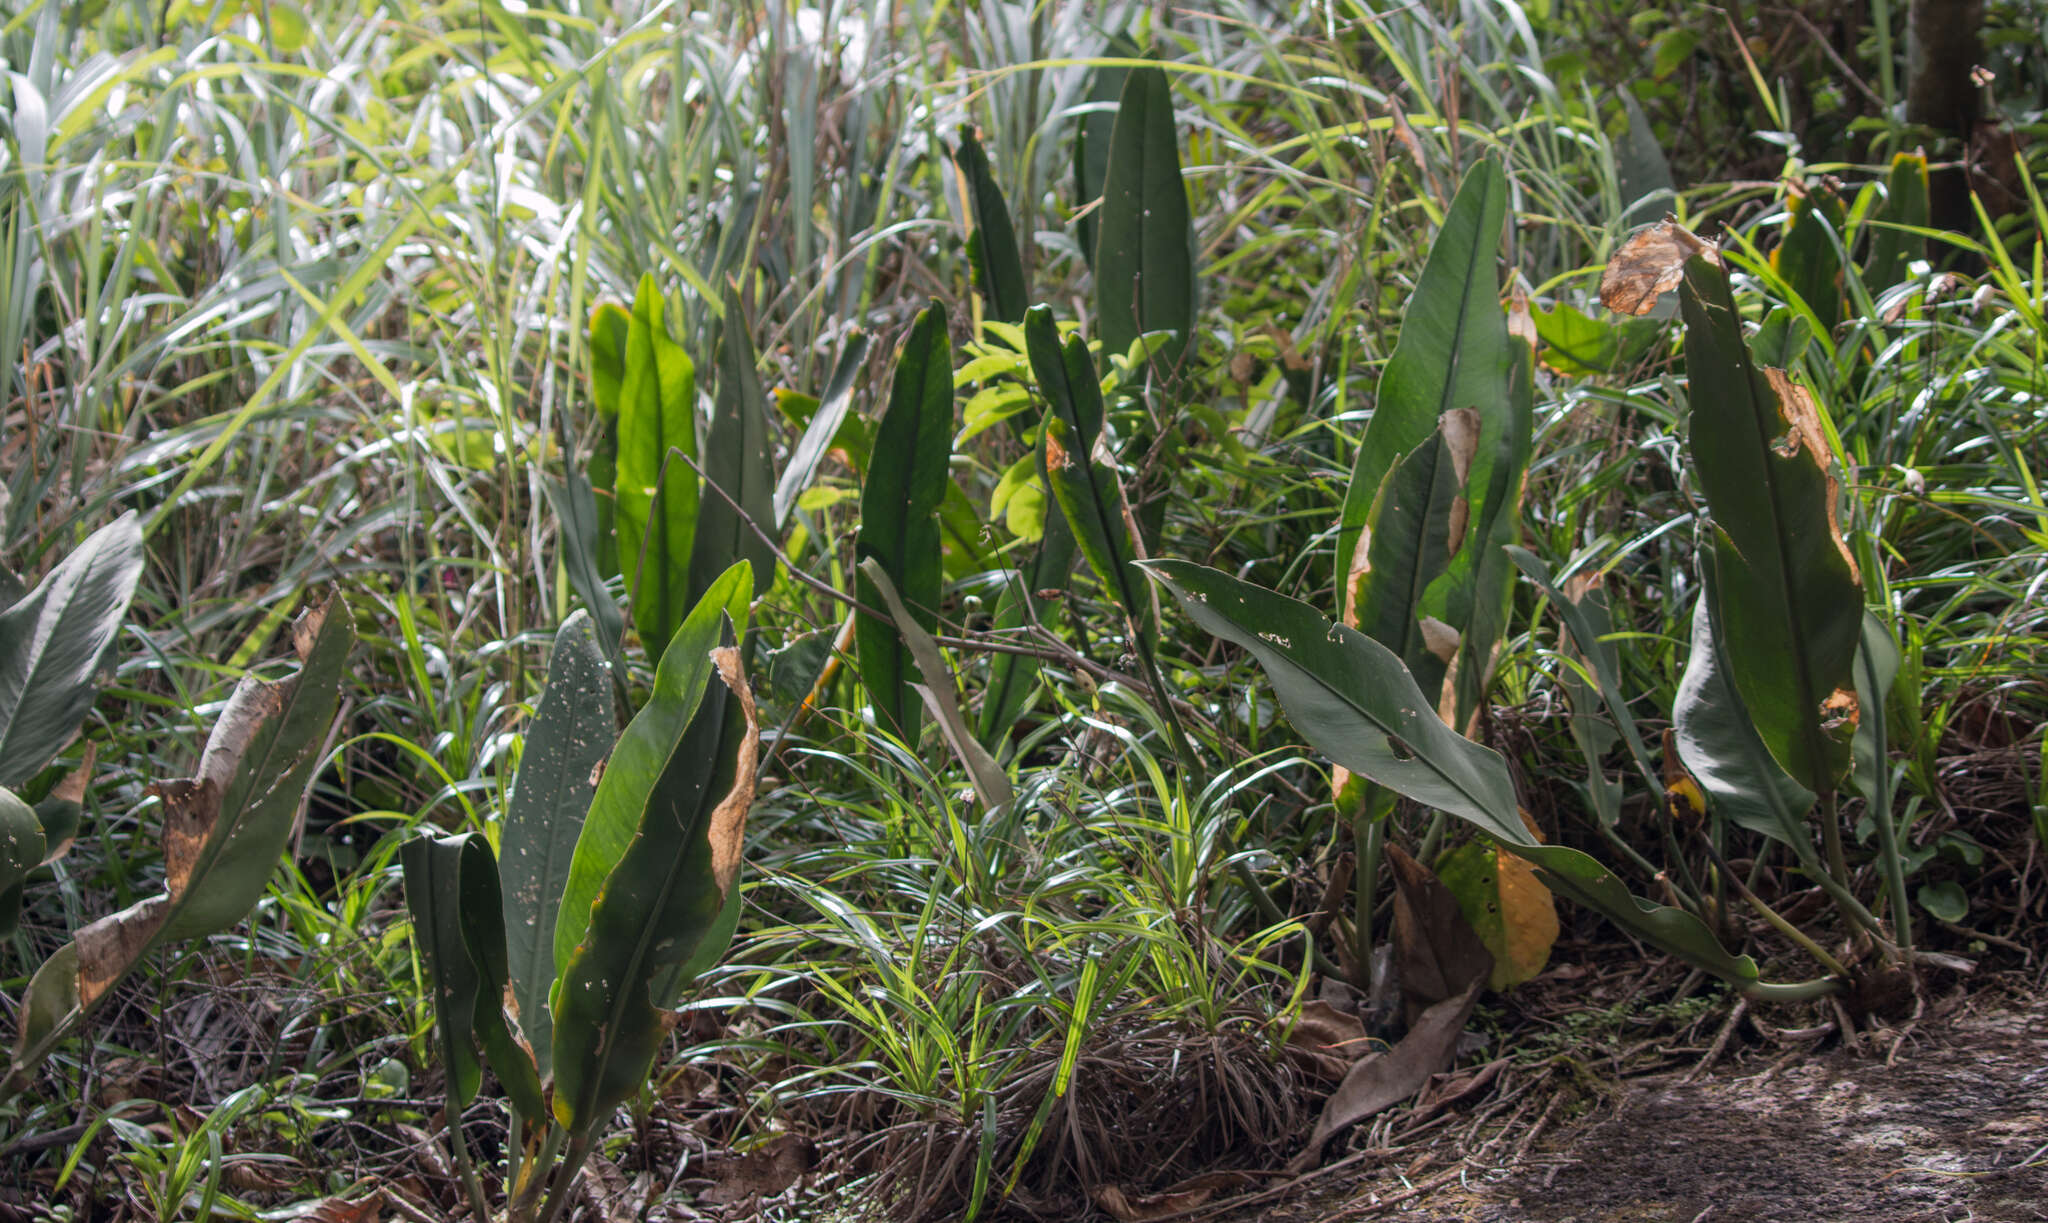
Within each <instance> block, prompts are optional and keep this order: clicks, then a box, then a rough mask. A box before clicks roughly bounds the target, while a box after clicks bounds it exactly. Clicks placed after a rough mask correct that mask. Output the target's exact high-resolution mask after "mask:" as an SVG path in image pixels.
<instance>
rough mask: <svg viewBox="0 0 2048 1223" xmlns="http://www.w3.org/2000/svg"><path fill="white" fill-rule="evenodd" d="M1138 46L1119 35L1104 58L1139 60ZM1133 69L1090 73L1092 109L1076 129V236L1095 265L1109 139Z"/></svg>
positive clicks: (1105, 68)
mask: <svg viewBox="0 0 2048 1223" xmlns="http://www.w3.org/2000/svg"><path fill="white" fill-rule="evenodd" d="M1137 56H1138V45H1137V44H1136V43H1134V42H1132V41H1131V40H1130V39H1129V38H1127V37H1125V36H1124V35H1121V34H1119V35H1117V36H1116V37H1115V38H1112V39H1111V40H1110V41H1109V45H1108V46H1106V47H1104V48H1103V49H1102V58H1104V59H1111V58H1114V59H1135V58H1137ZM1130 74H1131V70H1130V69H1129V68H1127V67H1124V66H1123V65H1121V64H1104V65H1102V66H1101V67H1098V68H1095V69H1094V70H1092V71H1091V72H1089V74H1088V96H1087V98H1086V100H1085V101H1084V103H1083V105H1085V106H1087V107H1089V108H1090V109H1089V110H1088V111H1087V112H1086V113H1084V114H1082V115H1081V116H1080V122H1079V123H1078V124H1077V125H1076V126H1075V129H1074V141H1073V145H1074V206H1075V207H1076V208H1077V209H1079V210H1080V214H1081V215H1080V217H1079V218H1078V219H1077V220H1076V222H1075V230H1074V236H1075V237H1076V238H1077V239H1079V240H1080V244H1081V254H1082V257H1083V258H1085V259H1087V260H1088V264H1089V266H1090V267H1093V266H1094V265H1095V244H1096V240H1097V238H1098V237H1099V231H1100V229H1101V225H1100V217H1101V213H1100V210H1099V209H1097V208H1095V207H1094V205H1095V204H1096V203H1098V202H1099V201H1100V200H1101V199H1102V185H1103V183H1105V182H1107V181H1108V179H1109V140H1110V136H1111V134H1112V133H1113V132H1114V131H1115V130H1116V103H1117V99H1118V98H1120V97H1122V96H1123V92H1124V82H1125V80H1126V79H1128V78H1129V76H1130Z"/></svg>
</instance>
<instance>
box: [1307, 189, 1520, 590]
mask: <svg viewBox="0 0 2048 1223" xmlns="http://www.w3.org/2000/svg"><path fill="white" fill-rule="evenodd" d="M1507 197H1508V184H1507V176H1506V175H1505V174H1504V173H1502V172H1501V168H1500V166H1499V164H1498V163H1497V162H1495V161H1493V160H1491V159H1488V160H1485V161H1481V162H1480V163H1479V164H1477V165H1475V166H1474V167H1472V170H1471V172H1470V173H1468V174H1467V175H1466V176H1465V182H1464V185H1463V186H1461V187H1459V188H1458V194H1457V197H1456V198H1455V199H1453V200H1452V201H1451V208H1450V211H1449V212H1448V213H1446V214H1445V216H1444V223H1443V227H1442V228H1441V229H1440V230H1438V231H1437V236H1436V241H1435V242H1434V243H1433V244H1432V245H1431V247H1430V250H1429V259H1428V260H1427V262H1425V263H1424V264H1423V268H1422V277H1421V279H1420V280H1418V281H1417V282H1416V285H1415V294H1414V296H1413V297H1411V298H1409V300H1408V308H1407V310H1406V312H1405V313H1404V314H1403V316H1402V321H1401V336H1400V339H1399V341H1398V342H1397V343H1396V344H1395V345H1394V352H1393V355H1392V356H1390V357H1388V358H1387V365H1386V369H1385V370H1384V371H1383V372H1382V373H1381V374H1380V382H1379V393H1378V395H1377V397H1376V398H1375V400H1374V407H1373V413H1372V417H1371V419H1370V420H1369V421H1367V422H1366V427H1365V436H1364V437H1363V438H1362V439H1361V440H1360V441H1359V445H1358V457H1357V459H1356V461H1355V463H1354V464H1353V466H1352V469H1351V484H1350V487H1349V488H1348V489H1347V490H1346V491H1345V494H1344V510H1343V517H1342V519H1341V520H1340V521H1339V523H1338V530H1337V571H1338V574H1339V577H1340V583H1341V585H1342V586H1343V587H1344V588H1343V589H1341V590H1340V591H1339V599H1338V607H1339V610H1340V611H1342V612H1345V613H1346V614H1347V615H1348V614H1349V611H1350V608H1351V606H1352V604H1353V601H1354V595H1353V593H1352V591H1351V590H1350V589H1349V587H1350V582H1351V579H1350V574H1351V573H1352V571H1353V569H1354V562H1355V561H1356V560H1357V559H1358V557H1357V551H1358V537H1359V532H1360V531H1361V530H1362V529H1363V528H1364V526H1365V524H1366V519H1367V518H1368V517H1369V516H1370V514H1371V512H1372V505H1373V500H1374V498H1376V497H1377V496H1378V495H1379V490H1380V485H1381V484H1382V483H1383V482H1384V481H1385V480H1386V478H1387V472H1388V470H1389V469H1391V468H1392V467H1393V465H1394V461H1395V459H1396V458H1397V457H1398V456H1400V455H1404V454H1410V453H1412V452H1413V451H1414V450H1415V448H1416V447H1418V446H1420V445H1422V443H1423V442H1424V441H1425V440H1427V439H1428V437H1429V435H1430V434H1432V433H1434V432H1435V431H1436V429H1437V422H1438V420H1439V419H1440V418H1441V417H1442V416H1443V414H1444V413H1446V412H1449V411H1452V410H1453V409H1457V408H1472V409H1475V410H1477V411H1478V412H1479V413H1480V415H1481V426H1480V435H1479V440H1478V443H1477V444H1476V446H1475V448H1474V450H1473V459H1472V467H1471V470H1470V472H1469V473H1468V474H1467V482H1468V483H1469V484H1470V485H1471V486H1472V487H1475V488H1479V489H1491V488H1492V487H1493V484H1494V469H1495V467H1496V465H1497V464H1498V463H1499V462H1500V460H1501V458H1502V457H1503V456H1507V455H1509V454H1510V453H1511V450H1512V443H1513V440H1514V439H1513V438H1512V436H1511V433H1510V430H1511V428H1512V426H1511V424H1510V421H1509V419H1508V414H1507V413H1506V412H1505V411H1504V410H1505V409H1506V408H1507V406H1508V404H1509V394H1510V385H1509V374H1510V370H1511V368H1512V360H1513V358H1512V350H1511V348H1510V346H1509V336H1508V322H1507V312H1506V311H1505V310H1503V309H1502V308H1501V304H1500V277H1499V276H1498V274H1497V273H1496V272H1495V270H1494V265H1495V262H1496V260H1497V259H1498V257H1499V252H1500V237H1501V233H1502V226H1503V224H1504V223H1505V218H1506V215H1507Z"/></svg>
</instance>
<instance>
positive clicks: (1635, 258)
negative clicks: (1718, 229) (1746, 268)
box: [1600, 218, 1721, 314]
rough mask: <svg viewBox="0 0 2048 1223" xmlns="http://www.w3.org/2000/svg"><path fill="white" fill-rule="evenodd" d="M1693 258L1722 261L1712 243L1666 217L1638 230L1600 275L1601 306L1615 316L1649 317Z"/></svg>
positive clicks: (1676, 284) (1681, 277) (1608, 262)
mask: <svg viewBox="0 0 2048 1223" xmlns="http://www.w3.org/2000/svg"><path fill="white" fill-rule="evenodd" d="M1694 255H1705V256H1706V257H1707V258H1708V260H1709V261H1711V262H1713V263H1716V264H1718V263H1720V261H1721V257H1720V255H1719V254H1717V253H1716V252H1715V250H1714V247H1713V244H1711V243H1709V242H1706V241H1704V240H1702V239H1701V238H1700V237H1699V235H1697V234H1695V233H1693V232H1692V231H1691V230H1689V229H1687V228H1685V227H1684V226H1683V225H1680V224H1678V223H1677V222H1676V221H1673V220H1671V219H1669V218H1666V219H1664V220H1662V221H1659V222H1657V223H1656V224H1655V225H1649V226H1645V227H1644V228H1642V229H1639V230H1637V231H1636V232H1635V233H1634V234H1633V235H1632V236H1630V238H1629V240H1628V241H1626V242H1624V243H1622V244H1621V249H1620V250H1618V251H1616V252H1614V257H1613V258H1611V259H1609V260H1608V261H1607V270H1606V271H1604V272H1602V273H1601V274H1600V304H1601V305H1603V306H1605V307H1607V308H1608V309H1609V310H1612V311H1614V312H1616V313H1617V314H1648V313H1649V312H1650V311H1651V310H1652V309H1653V308H1655V307H1656V305H1657V299H1658V298H1660V297H1662V296H1664V294H1666V293H1669V292H1670V291H1671V290H1673V289H1675V288H1677V287H1678V282H1679V281H1681V280H1683V279H1685V263H1686V260H1688V259H1691V258H1692V257H1693V256H1694Z"/></svg>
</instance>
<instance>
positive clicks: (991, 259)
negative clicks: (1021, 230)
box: [953, 124, 1031, 323]
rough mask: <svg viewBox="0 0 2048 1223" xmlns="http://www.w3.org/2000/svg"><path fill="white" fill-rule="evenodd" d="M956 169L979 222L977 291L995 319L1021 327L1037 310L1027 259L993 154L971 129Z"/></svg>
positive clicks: (973, 240) (965, 130)
mask: <svg viewBox="0 0 2048 1223" xmlns="http://www.w3.org/2000/svg"><path fill="white" fill-rule="evenodd" d="M953 163H954V164H955V165H956V166H958V167H959V168H960V177H961V178H962V179H963V180H964V181H965V182H966V185H967V206H968V208H969V210H970V212H971V213H972V214H973V218H974V230H973V233H972V234H971V235H970V236H969V240H968V250H969V251H970V253H971V254H972V255H973V263H974V283H975V287H976V288H979V289H980V290H981V295H982V299H983V300H984V301H985V302H986V303H987V306H986V309H987V313H988V316H989V317H990V318H993V319H996V320H998V321H1000V322H1004V323H1021V322H1023V321H1024V311H1025V310H1026V309H1027V308H1028V307H1029V306H1030V305H1031V290H1030V288H1029V286H1028V285H1027V284H1026V283H1025V280H1024V259H1023V257H1022V256H1021V255H1020V254H1019V253H1018V250H1017V230H1016V227H1015V226H1013V225H1012V224H1011V223H1010V209H1009V206H1008V205H1006V204H1004V203H1003V193H1002V191H1001V190H999V189H998V188H997V187H996V176H995V174H994V172H992V171H991V170H990V169H989V165H988V154H987V153H985V152H983V151H982V148H981V140H980V139H979V138H978V137H977V136H976V135H975V133H974V128H973V127H971V126H969V125H967V124H962V125H961V127H960V147H959V148H958V149H956V150H955V151H954V153H953Z"/></svg>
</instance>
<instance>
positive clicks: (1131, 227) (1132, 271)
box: [1095, 67, 1196, 377]
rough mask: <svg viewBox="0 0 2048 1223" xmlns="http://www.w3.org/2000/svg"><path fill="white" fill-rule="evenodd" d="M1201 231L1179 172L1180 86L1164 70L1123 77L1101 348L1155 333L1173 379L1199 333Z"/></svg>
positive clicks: (1098, 256)
mask: <svg viewBox="0 0 2048 1223" xmlns="http://www.w3.org/2000/svg"><path fill="white" fill-rule="evenodd" d="M1195 289H1196V286H1195V265H1194V228H1193V222H1192V221H1191V220H1190V218H1189V214H1188V192H1187V186H1186V184H1185V183H1183V182H1182V181H1181V175H1180V143H1179V137H1178V135H1177V134H1176V133H1175V130H1174V124H1173V90H1172V88H1171V87H1170V86H1169V85H1168V84H1167V80H1166V73H1165V71H1164V70H1163V69H1160V68H1154V67H1145V68H1135V69H1132V70H1131V73H1130V75H1129V76H1128V77H1127V78H1125V81H1124V87H1123V94H1122V96H1121V98H1120V99H1119V100H1118V102H1117V112H1116V126H1115V127H1114V128H1113V129H1112V130H1111V134H1110V141H1109V164H1108V169H1107V177H1106V178H1105V179H1104V181H1103V187H1102V208H1101V220H1100V225H1099V228H1098V231H1097V235H1096V246H1095V310H1096V326H1097V328H1098V329H1099V330H1100V332H1101V338H1102V344H1103V350H1104V351H1105V352H1110V353H1121V352H1124V351H1126V350H1128V349H1129V348H1130V346H1131V345H1132V344H1134V343H1136V342H1137V339H1138V337H1139V336H1141V335H1143V334H1144V333H1146V332H1148V331H1170V332H1172V333H1173V338H1172V339H1171V340H1170V341H1169V342H1168V343H1167V344H1165V345H1164V346H1163V347H1161V348H1160V349H1159V350H1158V351H1157V352H1155V353H1154V354H1153V357H1152V363H1151V368H1152V369H1153V371H1154V372H1155V373H1156V374H1158V375H1159V376H1163V377H1173V376H1175V375H1176V374H1178V372H1179V371H1180V370H1181V369H1182V367H1183V366H1184V365H1185V363H1186V361H1187V358H1188V353H1189V351H1190V349H1191V346H1192V343H1193V339H1194V334H1195Z"/></svg>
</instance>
